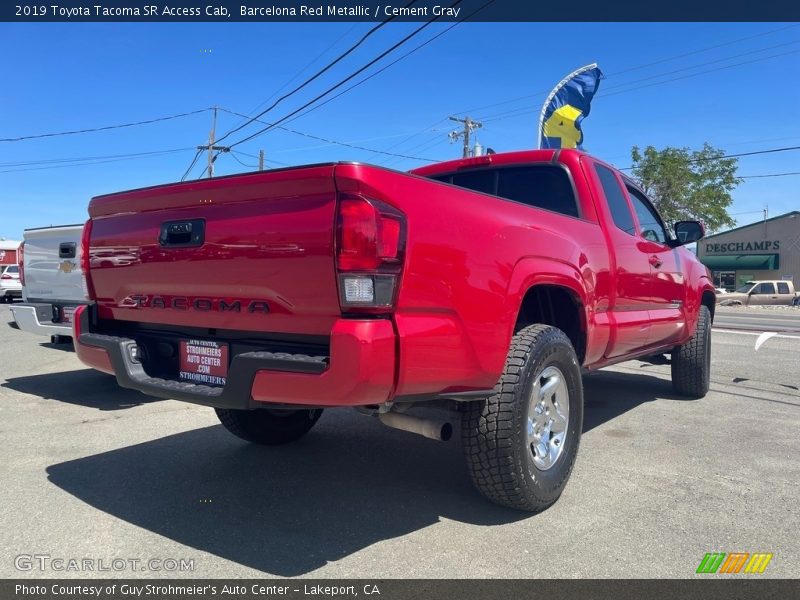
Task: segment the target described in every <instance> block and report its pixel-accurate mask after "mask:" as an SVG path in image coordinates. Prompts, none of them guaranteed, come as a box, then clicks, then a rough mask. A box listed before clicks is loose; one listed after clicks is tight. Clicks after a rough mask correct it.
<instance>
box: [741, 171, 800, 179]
mask: <svg viewBox="0 0 800 600" xmlns="http://www.w3.org/2000/svg"><path fill="white" fill-rule="evenodd" d="M788 175H800V171H792V172H791V173H767V174H765V175H739V179H758V178H761V177H787V176H788Z"/></svg>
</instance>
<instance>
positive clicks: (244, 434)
mask: <svg viewBox="0 0 800 600" xmlns="http://www.w3.org/2000/svg"><path fill="white" fill-rule="evenodd" d="M215 411H216V413H217V418H219V420H220V423H222V425H223V426H224V427H225V429H227V430H228V431H230V432H231V433H232V434H233V435H235V436H236V437H239V438H242V439H243V440H246V441H248V442H252V443H254V444H263V445H267V446H276V445H278V444H288V443H289V442H293V441H295V440H299V439H300V438H301V437H303V436H304V435H305V434H306V433H308V432H309V431H310V430H311V428H312V427H313V426H314V425H315V424H316V422H317V421H318V420H319V417H320V415H322V409H321V408H320V409H313V410H272V409H268V408H259V409H256V410H234V409H230V408H217V409H215Z"/></svg>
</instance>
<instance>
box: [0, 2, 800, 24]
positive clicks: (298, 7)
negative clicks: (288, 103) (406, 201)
mask: <svg viewBox="0 0 800 600" xmlns="http://www.w3.org/2000/svg"><path fill="white" fill-rule="evenodd" d="M408 4H409V2H408V1H407V0H367V1H359V0H340V1H338V2H336V1H333V0H331V1H315V0H308V1H307V2H304V1H302V0H216V1H208V0H41V1H38V2H37V1H33V2H31V1H24V0H6V1H4V2H2V3H0V21H5V22H29V23H44V22H96V23H101V22H145V23H155V22H185V23H189V22H221V23H226V22H291V21H305V22H317V21H318V22H353V21H365V22H366V21H376V22H377V21H385V20H387V19H389V18H392V17H393V20H395V21H419V22H422V21H430V20H437V21H441V22H445V23H447V22H455V21H463V20H465V19H466V20H469V21H482V22H564V21H569V22H619V21H626V22H636V21H638V22H647V21H650V22H667V21H671V22H674V21H682V22H749V21H761V22H766V21H770V22H792V21H800V2H798V1H797V0H765V1H764V2H753V0H729V1H727V2H720V1H716V2H714V1H709V2H697V1H696V0H670V1H668V2H645V1H642V0H614V1H613V2H610V1H608V0H570V1H569V2H555V1H552V0H550V1H535V0H438V1H437V0H417V2H415V3H413V4H412V5H411V6H410V7H409V6H408ZM476 11H477V12H476Z"/></svg>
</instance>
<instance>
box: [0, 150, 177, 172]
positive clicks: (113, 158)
mask: <svg viewBox="0 0 800 600" xmlns="http://www.w3.org/2000/svg"><path fill="white" fill-rule="evenodd" d="M191 149H192V148H173V149H170V150H153V151H151V152H137V153H134V154H110V155H108V156H94V157H86V158H77V159H53V160H54V161H57V162H56V164H52V163H50V164H48V163H44V162H43V163H42V165H41V166H27V167H25V168H22V169H5V170H1V171H0V173H21V172H24V171H44V170H49V169H64V168H67V167H82V166H85V165H99V164H105V163H111V162H119V161H123V160H136V159H140V158H149V157H153V156H163V155H166V154H173V153H176V152H185V151H186V150H191ZM31 164H34V165H35V164H37V162H36V161H32V163H31ZM0 166H8V165H0Z"/></svg>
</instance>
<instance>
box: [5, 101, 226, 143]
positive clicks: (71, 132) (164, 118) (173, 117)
mask: <svg viewBox="0 0 800 600" xmlns="http://www.w3.org/2000/svg"><path fill="white" fill-rule="evenodd" d="M209 110H212V109H211V108H201V109H199V110H193V111H190V112H185V113H180V114H177V115H170V116H168V117H158V118H155V119H148V120H146V121H136V122H135V123H122V124H120V125H106V126H105V127H93V128H91V129H76V130H74V131H59V132H57V133H40V134H36V135H23V136H20V137H15V138H0V142H19V141H22V140H33V139H38V138H46V137H56V136H62V135H75V134H78V133H92V132H95V131H107V130H109V129H122V128H124V127H135V126H137V125H149V124H150V123H158V122H160V121H169V120H171V119H179V118H181V117H188V116H191V115H197V114H200V113H204V112H206V111H209Z"/></svg>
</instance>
